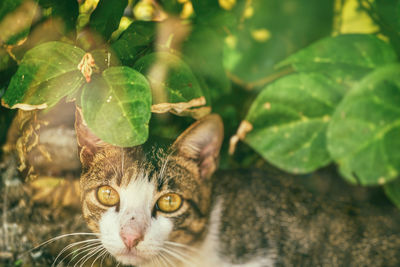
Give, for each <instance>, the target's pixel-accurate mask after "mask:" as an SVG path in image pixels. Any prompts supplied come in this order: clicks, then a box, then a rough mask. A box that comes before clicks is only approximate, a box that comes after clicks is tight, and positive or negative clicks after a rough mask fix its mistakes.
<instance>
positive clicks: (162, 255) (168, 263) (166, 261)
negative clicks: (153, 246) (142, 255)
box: [159, 253, 174, 266]
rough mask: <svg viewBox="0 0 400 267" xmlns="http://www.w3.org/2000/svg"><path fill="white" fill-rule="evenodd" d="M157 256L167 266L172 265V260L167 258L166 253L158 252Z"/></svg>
mask: <svg viewBox="0 0 400 267" xmlns="http://www.w3.org/2000/svg"><path fill="white" fill-rule="evenodd" d="M159 257H160V258H161V259H163V260H164V262H165V263H166V264H167V266H174V264H173V262H171V260H170V259H169V258H168V256H167V255H164V254H162V253H160V254H159Z"/></svg>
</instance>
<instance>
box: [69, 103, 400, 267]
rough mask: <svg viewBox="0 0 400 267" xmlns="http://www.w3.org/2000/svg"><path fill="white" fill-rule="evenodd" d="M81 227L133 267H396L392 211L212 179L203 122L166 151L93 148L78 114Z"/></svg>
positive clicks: (396, 222)
mask: <svg viewBox="0 0 400 267" xmlns="http://www.w3.org/2000/svg"><path fill="white" fill-rule="evenodd" d="M75 127H76V131H77V138H78V144H79V149H80V159H81V162H82V166H83V171H82V176H81V182H80V183H81V204H82V211H83V217H84V218H85V220H86V222H87V224H88V226H89V228H90V229H91V230H92V231H93V232H95V233H98V234H99V236H100V240H101V243H102V246H104V248H105V249H106V250H107V251H108V253H110V254H111V255H112V256H113V257H114V258H115V259H116V260H117V261H118V262H120V263H121V264H124V265H133V266H400V216H399V212H398V211H397V210H395V209H393V210H392V211H391V213H390V214H389V215H388V214H386V215H385V214H383V213H382V212H381V210H379V209H373V208H367V207H366V208H363V209H358V208H353V207H351V206H349V205H348V204H346V203H342V202H340V201H335V200H332V199H331V200H329V201H328V200H324V199H322V198H321V199H320V198H318V197H316V196H314V195H312V194H310V193H309V192H308V191H307V190H305V189H304V188H303V187H301V186H299V185H297V184H295V183H293V180H291V179H286V178H285V176H283V175H272V174H269V173H265V172H264V171H259V170H234V171H217V166H218V155H219V150H220V148H221V144H222V141H223V123H222V120H221V118H220V117H219V116H218V115H216V114H211V115H208V116H206V117H204V118H202V119H200V120H198V121H196V122H195V123H194V124H192V125H191V126H190V127H189V128H188V129H187V130H186V131H184V132H183V133H182V134H181V135H180V136H179V137H178V138H177V140H176V141H175V142H174V143H173V144H172V146H171V147H170V148H169V149H167V150H165V149H161V148H153V149H151V150H150V152H146V149H145V148H144V147H140V146H139V147H133V148H120V147H115V146H112V145H109V144H106V143H104V142H102V141H101V140H100V139H99V138H97V137H96V136H94V135H93V134H92V133H91V132H90V130H89V129H88V128H87V126H86V124H85V122H84V120H83V119H82V115H81V114H80V112H79V110H78V112H77V116H76V125H75Z"/></svg>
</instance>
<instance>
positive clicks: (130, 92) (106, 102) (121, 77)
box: [81, 67, 151, 147]
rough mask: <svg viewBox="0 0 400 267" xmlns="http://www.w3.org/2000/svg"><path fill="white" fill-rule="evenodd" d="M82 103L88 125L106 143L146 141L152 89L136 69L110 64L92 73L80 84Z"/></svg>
mask: <svg viewBox="0 0 400 267" xmlns="http://www.w3.org/2000/svg"><path fill="white" fill-rule="evenodd" d="M81 105H82V113H83V117H84V119H85V121H86V123H87V124H88V126H89V128H90V129H91V130H92V131H93V132H94V133H95V134H96V135H97V136H98V137H99V138H101V139H102V140H104V141H105V142H107V143H110V144H113V145H117V146H122V147H130V146H136V145H140V144H143V143H144V142H145V141H146V140H147V137H148V123H149V120H150V116H151V90H150V85H149V83H148V81H147V80H146V78H145V77H144V76H143V75H142V74H140V73H139V72H137V71H135V70H133V69H131V68H128V67H111V68H109V69H107V70H105V71H104V72H103V73H102V75H101V76H100V75H95V76H93V79H92V81H91V82H90V83H87V84H85V86H84V87H83V92H82V99H81Z"/></svg>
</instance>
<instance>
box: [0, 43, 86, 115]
mask: <svg viewBox="0 0 400 267" xmlns="http://www.w3.org/2000/svg"><path fill="white" fill-rule="evenodd" d="M84 54H85V52H84V51H83V50H82V49H80V48H78V47H76V46H72V45H70V44H66V43H62V42H48V43H44V44H41V45H38V46H36V47H34V48H32V49H31V50H29V51H28V52H27V53H26V54H25V55H24V57H23V59H22V61H21V63H20V66H19V68H18V70H17V72H16V73H15V75H14V76H13V77H12V79H11V82H10V85H9V87H8V89H7V91H6V93H5V95H4V96H3V99H2V103H3V105H5V106H6V107H10V108H17V107H20V108H24V109H33V108H45V107H50V106H53V105H54V104H56V103H57V102H58V101H59V100H60V99H61V98H63V97H65V96H67V95H69V94H73V93H74V92H75V91H76V90H77V89H78V88H79V87H81V86H82V84H83V83H84V77H83V75H82V74H81V72H80V71H79V69H78V64H79V62H80V61H81V60H82V58H83V56H84Z"/></svg>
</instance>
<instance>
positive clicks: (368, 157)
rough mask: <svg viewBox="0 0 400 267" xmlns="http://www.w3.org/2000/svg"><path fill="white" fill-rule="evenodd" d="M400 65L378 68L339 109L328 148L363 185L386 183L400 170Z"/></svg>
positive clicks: (352, 179)
mask: <svg viewBox="0 0 400 267" xmlns="http://www.w3.org/2000/svg"><path fill="white" fill-rule="evenodd" d="M399 103H400V65H389V66H384V67H381V68H378V69H377V70H376V71H374V72H372V73H371V74H369V75H367V76H366V77H365V78H364V79H363V80H362V81H361V82H360V83H359V85H358V86H357V87H356V88H354V89H352V90H351V91H350V92H349V93H348V94H347V95H346V97H345V98H344V99H343V101H342V102H341V103H340V105H339V106H338V107H337V109H336V111H335V113H334V115H333V117H332V121H331V123H330V125H329V129H328V132H327V138H328V149H329V152H330V154H331V156H332V158H333V159H334V160H335V161H336V162H337V163H338V164H339V167H340V171H341V173H342V174H343V176H344V177H345V178H346V179H347V180H348V181H350V182H352V183H360V184H362V185H375V184H383V183H386V182H388V181H391V180H393V179H395V178H396V177H398V175H399V171H400V153H399V151H400V105H399Z"/></svg>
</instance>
